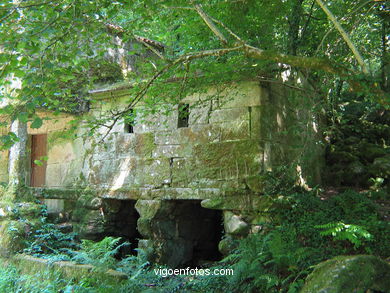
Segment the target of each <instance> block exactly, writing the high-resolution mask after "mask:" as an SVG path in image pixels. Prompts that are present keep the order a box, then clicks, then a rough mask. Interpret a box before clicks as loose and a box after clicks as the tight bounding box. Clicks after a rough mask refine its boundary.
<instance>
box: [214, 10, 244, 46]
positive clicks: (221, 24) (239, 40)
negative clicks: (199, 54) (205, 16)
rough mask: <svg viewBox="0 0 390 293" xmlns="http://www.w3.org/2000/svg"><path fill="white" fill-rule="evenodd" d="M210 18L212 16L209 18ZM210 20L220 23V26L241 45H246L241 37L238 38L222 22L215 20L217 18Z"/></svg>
mask: <svg viewBox="0 0 390 293" xmlns="http://www.w3.org/2000/svg"><path fill="white" fill-rule="evenodd" d="M209 17H210V16H209ZM210 19H211V20H212V21H214V22H216V23H218V24H219V25H220V26H222V27H223V28H224V29H225V30H226V31H227V32H228V33H229V34H230V35H231V36H233V38H235V39H236V40H237V41H238V42H240V43H244V41H243V40H242V39H241V38H240V37H239V36H237V35H236V34H235V33H234V32H233V31H232V30H231V29H230V28H228V27H227V26H226V25H224V24H223V22H222V21H219V20H218V19H215V18H212V17H210Z"/></svg>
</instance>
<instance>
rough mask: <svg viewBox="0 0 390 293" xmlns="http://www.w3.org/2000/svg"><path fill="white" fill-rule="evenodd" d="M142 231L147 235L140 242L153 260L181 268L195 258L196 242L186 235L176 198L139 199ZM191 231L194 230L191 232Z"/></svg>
mask: <svg viewBox="0 0 390 293" xmlns="http://www.w3.org/2000/svg"><path fill="white" fill-rule="evenodd" d="M135 208H136V209H137V211H138V213H139V214H140V218H139V219H138V231H139V233H140V234H141V235H142V236H143V237H144V238H145V239H143V240H140V241H139V248H141V249H143V250H144V251H145V252H146V253H147V256H148V259H149V261H151V262H156V263H160V264H166V265H168V266H170V267H178V266H180V265H183V264H185V263H187V262H189V261H191V260H192V256H193V255H192V254H193V241H191V240H189V239H187V238H188V237H185V235H184V231H182V230H184V229H181V227H180V226H181V224H180V220H181V218H180V216H178V215H177V212H178V207H177V206H176V203H175V201H169V200H138V201H137V203H136V205H135ZM189 233H191V231H189Z"/></svg>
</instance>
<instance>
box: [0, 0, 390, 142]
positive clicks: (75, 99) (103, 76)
mask: <svg viewBox="0 0 390 293" xmlns="http://www.w3.org/2000/svg"><path fill="white" fill-rule="evenodd" d="M389 18H390V15H389V7H388V4H386V1H378V0H371V1H326V2H324V1H322V0H310V1H305V0H288V1H287V0H278V1H255V0H232V1H221V0H216V1H185V0H171V1H156V0H147V1H114V2H112V1H74V0H62V1H44V0H42V1H38V0H34V1H21V0H14V1H3V2H2V3H1V4H0V40H1V42H0V69H1V70H0V82H1V85H0V88H1V89H2V90H1V99H2V100H3V104H4V105H5V102H4V101H5V99H7V101H8V102H7V105H6V106H5V107H3V108H2V109H1V112H0V115H3V116H4V115H7V116H8V117H9V120H11V121H12V120H15V119H19V120H21V121H25V122H26V121H33V125H32V127H39V126H40V125H41V124H42V121H41V120H40V118H39V117H38V116H37V115H36V114H35V112H36V110H37V109H39V108H42V107H44V108H48V109H50V110H53V111H55V112H59V111H70V112H74V111H77V109H78V106H79V105H80V103H81V100H83V99H87V97H86V96H87V94H86V93H87V91H88V90H89V89H92V88H93V87H94V86H95V85H96V83H97V82H99V81H112V80H113V79H123V78H124V80H125V82H127V83H131V84H136V86H134V87H133V90H132V93H131V98H130V100H129V107H128V108H127V109H124V110H123V111H120V112H117V113H112V116H113V117H112V118H115V117H116V116H126V115H127V114H128V113H127V112H128V111H127V110H128V109H130V108H131V107H132V106H133V105H134V104H136V103H137V102H138V101H139V100H141V99H144V97H145V94H146V93H148V97H152V98H153V99H157V100H159V99H160V100H161V99H164V98H163V97H161V96H156V95H157V93H159V92H161V91H162V88H164V87H165V88H169V89H167V90H166V92H171V96H175V97H176V99H177V97H178V96H181V94H182V92H184V91H186V90H190V89H191V88H193V87H192V86H189V85H190V84H191V83H197V84H199V83H204V82H206V83H218V82H226V81H231V80H238V79H242V78H252V79H253V78H254V79H258V80H263V81H268V82H272V81H280V80H281V78H280V74H281V72H283V71H286V70H290V71H289V72H290V73H289V75H290V77H289V80H287V81H286V80H284V82H285V83H287V84H290V85H291V86H294V87H298V88H303V87H305V89H308V88H309V89H310V91H311V93H314V94H315V98H317V99H318V100H325V102H326V103H328V102H329V99H330V98H331V93H337V92H338V93H339V94H340V93H341V92H353V93H354V95H359V96H362V95H363V96H364V99H368V100H370V101H375V102H378V103H379V104H380V105H381V106H384V107H388V89H389V82H388V73H389V54H388V45H389V38H388V35H389V34H388V32H389ZM115 38H120V42H119V43H118V42H115V41H113V40H115ZM134 40H138V42H134ZM145 40H153V42H155V43H157V44H159V45H161V46H160V48H157V49H156V47H153V46H151V45H150V43H148V42H147V41H145ZM129 42H130V43H131V46H128V47H126V53H125V54H127V55H128V56H129V58H131V56H133V55H136V56H138V55H140V54H139V53H140V47H143V48H147V49H149V50H151V51H152V52H153V53H154V54H155V56H154V57H155V58H152V59H149V60H147V59H145V62H141V64H140V62H138V64H137V69H136V70H133V71H131V70H130V72H128V73H127V74H125V76H124V77H123V76H118V74H117V73H115V74H112V72H114V71H115V65H112V64H106V63H108V62H107V60H106V58H105V56H106V55H107V50H108V48H114V47H118V48H119V47H121V46H122V47H121V48H123V44H126V43H129ZM105 65H106V66H105ZM110 66H111V67H110ZM172 79H175V80H183V82H182V85H181V86H177V84H175V85H174V86H172V85H170V84H167V83H165V82H164V81H167V80H172ZM302 79H304V80H305V84H304V85H303V83H302ZM386 93H387V94H386ZM311 98H312V97H311ZM166 99H168V98H166ZM10 100H14V101H15V100H16V102H12V103H9V101H10ZM152 104H155V103H152ZM9 120H8V121H3V124H4V126H5V125H6V124H8V123H9ZM4 140H5V141H6V140H7V139H3V141H4Z"/></svg>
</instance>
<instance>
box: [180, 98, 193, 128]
mask: <svg viewBox="0 0 390 293" xmlns="http://www.w3.org/2000/svg"><path fill="white" fill-rule="evenodd" d="M189 117H190V105H189V104H179V117H178V122H177V127H178V128H182V127H188V119H189Z"/></svg>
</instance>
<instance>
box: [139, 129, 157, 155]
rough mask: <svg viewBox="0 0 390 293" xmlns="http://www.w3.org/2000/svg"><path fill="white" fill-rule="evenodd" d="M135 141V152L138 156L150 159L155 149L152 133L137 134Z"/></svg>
mask: <svg viewBox="0 0 390 293" xmlns="http://www.w3.org/2000/svg"><path fill="white" fill-rule="evenodd" d="M136 138H137V141H136V145H135V152H136V154H138V155H139V156H145V157H150V156H151V154H152V151H153V150H155V149H156V144H155V143H154V134H153V133H151V132H150V133H143V134H137V136H136Z"/></svg>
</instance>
